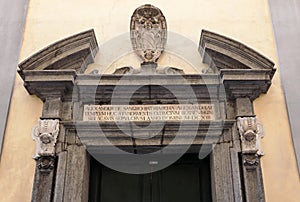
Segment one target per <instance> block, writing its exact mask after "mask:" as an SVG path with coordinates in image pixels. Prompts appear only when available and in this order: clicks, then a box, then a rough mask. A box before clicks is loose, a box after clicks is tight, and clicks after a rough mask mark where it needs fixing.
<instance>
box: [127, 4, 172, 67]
mask: <svg viewBox="0 0 300 202" xmlns="http://www.w3.org/2000/svg"><path fill="white" fill-rule="evenodd" d="M130 38H131V43H132V47H133V50H134V51H135V52H136V54H137V55H138V56H139V57H141V58H142V60H143V61H144V62H145V63H153V62H156V61H157V59H158V58H159V56H160V55H161V53H162V52H163V50H164V48H165V45H166V42H167V23H166V19H165V17H164V15H163V14H162V12H161V11H160V9H158V8H156V7H154V6H152V5H149V4H146V5H143V6H140V7H138V8H137V9H136V10H135V11H134V13H133V15H132V16H131V23H130Z"/></svg>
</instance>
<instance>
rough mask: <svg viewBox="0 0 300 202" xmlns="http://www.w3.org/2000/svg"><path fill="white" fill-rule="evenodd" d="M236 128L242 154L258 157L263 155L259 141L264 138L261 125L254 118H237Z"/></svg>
mask: <svg viewBox="0 0 300 202" xmlns="http://www.w3.org/2000/svg"><path fill="white" fill-rule="evenodd" d="M237 126H238V130H239V133H240V138H241V142H242V152H243V153H252V154H253V153H255V154H257V155H258V156H261V155H263V151H262V150H261V144H260V139H261V138H262V137H263V136H264V129H263V126H262V124H261V123H260V122H259V121H258V120H257V118H256V117H239V118H238V119H237Z"/></svg>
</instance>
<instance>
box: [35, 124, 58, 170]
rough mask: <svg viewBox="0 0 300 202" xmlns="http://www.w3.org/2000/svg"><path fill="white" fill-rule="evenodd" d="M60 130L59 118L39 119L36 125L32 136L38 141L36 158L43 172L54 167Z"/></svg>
mask: <svg viewBox="0 0 300 202" xmlns="http://www.w3.org/2000/svg"><path fill="white" fill-rule="evenodd" d="M58 132H59V120H58V119H46V120H39V123H38V125H37V126H35V127H34V129H33V132H32V138H33V139H34V140H35V142H36V154H35V156H34V159H35V160H36V161H37V167H38V168H39V169H40V170H41V171H42V172H49V171H50V170H51V169H53V167H54V159H55V144H56V140H57V136H58Z"/></svg>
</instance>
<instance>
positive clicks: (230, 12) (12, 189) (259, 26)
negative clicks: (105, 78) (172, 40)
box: [0, 0, 300, 202]
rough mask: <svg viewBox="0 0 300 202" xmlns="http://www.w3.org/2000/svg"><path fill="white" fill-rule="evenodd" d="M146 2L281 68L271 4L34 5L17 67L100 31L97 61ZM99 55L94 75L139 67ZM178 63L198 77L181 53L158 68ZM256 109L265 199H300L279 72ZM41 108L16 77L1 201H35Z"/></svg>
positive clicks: (196, 33) (133, 0) (249, 0)
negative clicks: (261, 129) (34, 136)
mask: <svg viewBox="0 0 300 202" xmlns="http://www.w3.org/2000/svg"><path fill="white" fill-rule="evenodd" d="M145 3H151V4H153V5H155V6H157V7H159V8H160V9H161V10H162V11H163V13H164V15H165V17H166V19H167V23H168V30H169V31H172V32H174V33H178V34H180V35H181V36H184V37H185V38H187V39H190V40H191V41H192V42H194V43H195V44H198V42H199V38H200V33H201V29H207V30H210V31H214V32H217V33H219V34H222V35H225V36H228V37H230V38H233V39H236V40H238V41H240V42H242V43H244V44H246V45H248V46H250V47H252V48H253V49H254V50H257V51H258V52H260V53H262V54H263V55H265V56H267V57H268V58H270V59H271V60H273V61H274V62H276V63H277V57H276V52H275V46H274V37H273V32H272V25H271V20H270V14H269V8H268V3H267V0H210V1H207V0H185V1H172V2H171V1H164V0H149V1H146V2H145V1H138V0H110V1H100V0H85V1H83V0H64V1H60V0H43V1H40V0H31V1H30V3H29V10H28V16H27V22H26V27H25V33H24V41H23V46H22V50H21V55H20V61H22V60H24V59H25V58H27V57H29V56H30V55H32V54H33V53H35V52H37V51H39V50H40V49H42V48H44V47H45V46H47V45H49V44H51V43H53V42H56V41H57V40H59V39H62V38H65V37H67V36H70V35H73V34H76V33H78V32H81V31H84V30H87V29H90V28H93V29H94V30H95V32H96V37H97V40H98V43H99V45H100V52H99V55H101V54H106V52H105V51H106V50H108V49H107V48H106V49H104V50H102V49H101V45H102V44H103V45H107V46H108V47H109V46H110V42H112V41H114V40H115V39H116V38H118V37H120V35H121V34H124V33H125V35H126V33H128V31H129V21H130V17H131V14H132V12H133V11H134V9H135V8H137V7H138V6H140V5H142V4H145ZM122 37H123V36H121V38H122ZM128 37H129V36H128ZM125 38H126V37H125ZM122 40H123V39H122ZM125 40H126V39H125ZM111 47H112V48H115V46H113V45H112V46H111ZM99 55H98V56H97V60H96V63H97V64H96V65H95V64H94V66H91V67H90V69H92V68H105V70H106V71H107V72H111V71H113V70H114V68H115V67H117V66H122V65H123V64H126V65H128V64H130V65H133V66H136V65H137V64H138V63H139V62H138V60H137V58H136V57H135V56H134V55H132V54H130V53H128V55H127V56H125V57H123V58H121V59H120V58H118V59H117V60H115V61H112V63H109V67H107V66H104V65H103V64H101V56H99ZM172 63H173V64H172ZM174 64H177V65H178V64H180V65H183V66H185V67H186V69H185V70H186V72H187V73H192V72H193V71H194V70H193V68H190V69H189V65H188V64H186V63H185V62H184V61H182V60H180V59H178V56H177V55H175V56H174V55H172V54H168V55H167V54H166V55H165V56H164V59H163V60H160V62H159V65H161V66H165V65H170V66H172V65H174ZM101 65H102V66H101ZM178 66H179V65H178ZM202 67H203V66H201V65H200V66H199V68H202ZM277 68H278V67H277ZM254 105H255V112H256V114H257V115H258V117H259V119H260V120H261V122H262V123H263V124H264V126H265V131H266V137H265V138H264V139H263V144H262V147H263V150H264V152H265V154H266V155H265V156H264V157H263V158H262V169H263V177H264V184H265V192H266V199H267V201H269V202H276V201H297V200H296V199H299V198H300V192H299V190H300V184H299V176H298V174H297V168H296V161H295V156H294V153H293V146H292V140H291V136H290V130H289V125H288V118H287V112H286V109H285V103H284V96H283V92H282V88H281V82H280V78H279V72H278V71H277V72H276V74H275V77H274V80H273V85H272V87H271V88H270V90H269V92H268V94H267V95H263V96H261V97H260V98H258V99H257V100H256V101H255V103H254ZM41 106H42V103H41V101H39V100H38V98H36V97H34V96H29V95H28V94H27V92H26V91H25V89H24V87H23V86H22V81H21V79H20V78H19V76H17V79H16V84H15V87H14V93H13V97H12V103H11V108H10V113H9V120H8V125H7V129H6V134H5V140H4V148H3V154H2V158H1V164H0V182H1V183H0V196H1V200H2V201H11V202H15V201H30V198H31V189H32V184H33V175H34V166H35V162H34V160H33V159H32V158H31V157H32V155H33V154H34V151H35V143H34V142H33V141H32V140H31V129H32V127H33V126H34V125H35V124H36V123H37V120H38V118H39V116H40V115H41Z"/></svg>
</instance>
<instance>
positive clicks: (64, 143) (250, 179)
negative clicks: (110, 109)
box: [19, 30, 275, 202]
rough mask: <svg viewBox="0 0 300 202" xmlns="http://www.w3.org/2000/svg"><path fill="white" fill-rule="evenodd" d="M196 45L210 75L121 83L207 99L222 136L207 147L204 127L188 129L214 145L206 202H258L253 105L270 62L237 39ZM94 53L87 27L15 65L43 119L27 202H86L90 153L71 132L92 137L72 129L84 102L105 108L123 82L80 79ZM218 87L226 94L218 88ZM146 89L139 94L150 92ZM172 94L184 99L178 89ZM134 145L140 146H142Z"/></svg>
mask: <svg viewBox="0 0 300 202" xmlns="http://www.w3.org/2000/svg"><path fill="white" fill-rule="evenodd" d="M199 47H200V48H199V52H200V54H201V56H202V59H203V62H204V63H209V62H210V60H208V56H209V57H210V58H211V59H212V60H213V63H214V64H215V65H211V66H210V73H206V74H201V75H185V74H183V75H180V76H182V77H184V78H185V79H186V81H188V82H187V83H180V82H178V81H177V80H176V79H177V78H178V75H164V76H161V75H160V76H157V75H156V76H155V75H127V76H125V81H126V78H127V79H128V81H129V80H135V81H138V82H137V83H136V84H131V85H143V79H147V78H149V77H151V80H152V83H151V85H149V84H147V85H148V87H149V88H151V93H152V94H153V95H155V93H158V91H159V88H158V87H157V86H159V84H160V83H161V82H162V81H164V83H166V82H167V83H169V84H172V83H173V84H174V85H177V86H178V89H180V87H182V86H184V85H191V86H192V88H193V90H194V91H195V94H196V96H197V100H198V101H199V102H205V101H207V100H208V99H209V100H210V101H212V102H214V103H215V105H216V106H217V108H218V114H219V116H220V118H221V119H222V122H223V125H222V128H218V126H219V125H218V124H217V122H215V123H213V124H215V125H214V126H215V129H217V131H221V132H220V133H218V134H216V133H213V132H211V133H209V135H210V138H209V142H203V137H202V135H203V134H206V132H207V129H208V127H207V123H206V122H200V125H199V127H198V126H193V125H191V127H198V129H197V130H198V132H199V133H198V134H197V136H196V138H195V142H194V146H195V147H197V146H201V145H202V146H203V145H210V146H213V147H214V148H213V151H212V153H211V179H212V195H213V201H222V202H223V201H264V189H263V181H262V173H261V166H260V156H261V149H260V146H259V139H260V137H261V136H262V135H263V133H262V130H261V124H260V123H259V122H258V120H257V118H256V117H255V114H254V111H253V104H252V102H253V100H255V99H256V98H257V97H258V96H259V95H260V94H262V93H266V92H267V91H268V89H269V87H270V85H271V80H272V77H273V75H274V73H275V69H274V64H273V63H272V62H271V61H269V60H268V59H267V58H265V57H264V56H262V55H260V54H259V53H257V52H255V51H254V50H252V49H250V48H248V47H247V46H245V45H243V44H241V43H239V42H237V41H234V40H231V39H229V38H227V37H224V36H221V35H218V34H215V33H212V32H209V31H205V30H203V31H202V34H201V38H200V44H199ZM97 50H98V45H97V41H96V38H95V34H94V31H93V30H89V31H86V32H83V33H79V34H77V35H74V36H71V37H69V38H66V39H64V40H61V41H58V42H56V43H54V44H52V45H50V46H48V47H47V48H45V49H43V50H41V51H40V52H38V53H36V54H34V55H33V56H31V57H30V58H29V59H27V60H25V61H24V62H22V63H21V64H20V65H19V68H20V70H19V74H20V76H21V77H22V79H23V80H24V86H25V88H26V89H27V91H28V92H29V93H30V94H31V95H36V96H37V97H39V98H40V99H41V100H42V101H43V103H44V104H43V113H42V117H41V119H40V121H39V125H38V126H37V128H36V130H35V133H34V134H33V135H34V137H35V140H36V141H37V155H36V158H35V159H36V161H37V166H36V171H35V179H34V185H33V192H32V201H87V199H88V184H89V183H88V181H89V155H88V154H87V151H86V149H85V146H84V145H83V144H82V143H81V141H80V139H79V138H78V136H77V135H76V133H77V132H78V130H82V131H83V132H84V131H86V132H91V131H93V130H95V127H94V125H93V124H91V123H87V122H81V123H80V122H79V126H80V127H79V128H77V127H75V121H80V120H82V110H83V105H84V104H87V103H91V102H92V101H91V97H93V103H98V104H99V103H102V104H105V103H109V99H110V93H107V92H111V91H112V89H113V88H114V87H115V86H116V83H117V81H118V80H120V79H121V78H122V79H124V75H102V76H101V81H102V82H101V83H100V84H99V82H98V81H99V78H98V77H99V75H88V74H84V71H85V69H86V67H87V65H88V64H89V63H92V62H93V61H94V57H95V55H96V53H97ZM203 79H205V80H206V81H209V85H210V87H211V89H212V90H215V96H216V97H214V98H211V96H210V95H209V93H208V92H207V82H204V81H203ZM125 83H126V82H125ZM220 85H223V86H224V89H225V92H222V91H219V90H220V88H219V87H220ZM94 86H98V87H97V90H96V94H95V92H91V90H90V89H91V88H93V89H94ZM149 88H147V89H148V90H149ZM148 90H146V91H145V92H144V93H148V94H149V92H148ZM91 93H93V96H91ZM178 93H181V94H182V96H183V97H184V92H180V91H179V92H178ZM142 94H143V90H142V91H141V93H138V94H137V95H136V96H137V97H136V100H141V99H142V97H139V95H142ZM74 95H75V96H74ZM95 95H96V96H95ZM79 98H80V99H79ZM143 99H144V98H143ZM173 99H174V97H172V95H167V94H166V95H165V96H164V98H163V99H160V98H158V100H159V101H160V103H168V104H172V102H173V101H172V100H173ZM148 101H151V100H150V99H149V100H148ZM133 102H134V101H133ZM74 112H76V113H74ZM74 120H75V121H74ZM57 123H59V124H58V127H56V126H57V125H56V124H57ZM77 126H78V125H77ZM174 126H176V123H174V124H173V125H172V124H170V125H167V127H166V132H168V130H170V131H171V130H172V127H174ZM105 127H106V130H107V131H108V132H109V131H115V130H116V126H115V125H114V124H106V125H105ZM82 131H81V132H82ZM55 134H57V136H56V135H55ZM187 135H188V133H187ZM118 138H122V137H121V136H120V137H117V138H115V139H114V140H113V139H112V141H114V143H115V144H120V145H119V146H128V145H124V144H126V143H124V142H121V141H118ZM201 141H202V142H201ZM127 143H128V142H127ZM122 144H123V145H122ZM130 144H131V143H130ZM102 146H103V145H102ZM140 146H142V147H143V143H142V144H141V145H140Z"/></svg>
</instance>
